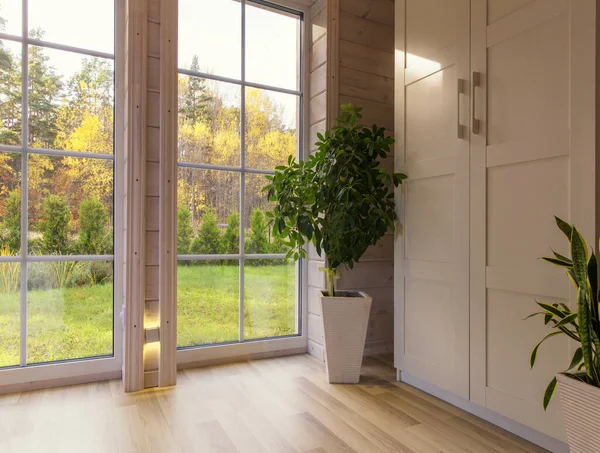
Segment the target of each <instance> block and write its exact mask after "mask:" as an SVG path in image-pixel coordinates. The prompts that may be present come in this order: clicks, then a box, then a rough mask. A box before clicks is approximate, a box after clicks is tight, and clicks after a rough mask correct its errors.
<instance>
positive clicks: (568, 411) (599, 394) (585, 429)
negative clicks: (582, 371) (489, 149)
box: [558, 374, 600, 453]
mask: <svg viewBox="0 0 600 453" xmlns="http://www.w3.org/2000/svg"><path fill="white" fill-rule="evenodd" d="M558 389H559V392H560V402H561V406H562V411H563V416H564V419H565V426H566V428H567V440H568V442H569V449H570V451H571V453H598V452H600V388H598V387H594V386H592V385H589V384H586V383H584V382H581V381H578V380H577V379H573V378H570V377H568V376H565V375H563V374H559V375H558Z"/></svg>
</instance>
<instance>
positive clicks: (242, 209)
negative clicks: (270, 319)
mask: <svg viewBox="0 0 600 453" xmlns="http://www.w3.org/2000/svg"><path fill="white" fill-rule="evenodd" d="M240 6H241V8H242V23H241V27H242V34H241V46H242V52H241V65H242V68H241V76H242V86H241V91H240V100H241V112H240V114H241V118H240V167H241V168H242V171H241V172H240V288H239V293H240V307H239V308H240V313H239V331H240V332H239V341H240V342H242V341H244V296H245V295H244V277H245V275H244V265H245V260H244V252H245V247H244V246H245V243H246V225H245V223H244V212H245V207H246V206H245V204H246V202H245V193H246V153H245V148H246V85H245V84H246V0H241V3H240Z"/></svg>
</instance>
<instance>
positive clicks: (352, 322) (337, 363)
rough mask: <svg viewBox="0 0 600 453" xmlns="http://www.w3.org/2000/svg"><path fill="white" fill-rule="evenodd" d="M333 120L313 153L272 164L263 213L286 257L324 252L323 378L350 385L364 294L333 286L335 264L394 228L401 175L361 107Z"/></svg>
mask: <svg viewBox="0 0 600 453" xmlns="http://www.w3.org/2000/svg"><path fill="white" fill-rule="evenodd" d="M341 109H342V113H341V115H340V117H339V118H337V120H336V122H337V124H336V125H335V126H333V127H332V128H331V130H328V131H326V132H325V134H318V138H319V142H317V143H316V145H317V148H318V150H317V152H316V153H315V154H312V155H311V156H310V158H309V159H308V160H305V161H300V162H296V161H295V160H294V159H293V158H292V157H291V156H290V157H289V159H288V164H287V165H284V166H279V167H276V169H275V174H274V175H272V176H267V178H268V179H269V184H268V185H267V186H266V187H265V190H266V191H268V198H269V200H271V201H273V202H275V207H274V210H273V212H269V213H267V217H268V218H269V221H270V223H271V224H272V226H273V233H274V235H275V236H279V237H281V238H284V240H285V244H286V246H288V247H289V252H288V253H287V256H288V257H293V258H294V259H295V260H298V259H299V258H306V256H307V251H306V247H305V246H306V245H307V244H309V243H312V244H313V245H314V247H315V249H316V253H317V254H318V255H319V256H322V255H323V254H324V255H325V263H326V266H325V268H324V269H322V270H323V271H324V272H325V275H326V281H327V290H326V291H323V292H322V297H321V303H322V308H323V327H324V334H325V356H326V357H325V358H326V363H327V373H328V377H329V382H331V383H357V382H358V380H359V378H360V367H361V364H362V356H363V352H364V344H365V336H366V331H367V325H368V321H369V311H370V307H371V298H370V297H369V296H368V295H367V294H365V293H364V292H357V291H338V290H336V288H335V281H336V280H337V278H338V277H339V271H340V269H341V268H342V267H345V268H347V269H352V267H353V266H354V264H355V263H356V262H357V261H358V260H359V259H360V257H361V256H362V255H363V254H364V253H365V251H366V250H367V248H368V247H369V246H371V245H374V244H376V243H377V241H378V240H379V239H380V238H381V237H382V236H383V235H384V234H385V233H386V231H388V230H393V229H394V220H395V218H396V213H395V210H394V193H393V191H392V190H391V188H392V186H396V187H397V186H398V184H400V183H401V182H402V180H403V179H405V178H406V175H403V174H401V173H395V174H390V173H388V172H386V171H385V170H384V169H382V168H380V159H385V158H386V157H388V155H389V154H390V153H391V146H392V144H393V143H394V139H393V138H391V137H386V136H385V130H384V128H380V127H377V126H376V125H373V127H372V128H366V127H362V126H360V125H359V120H360V118H361V108H360V107H358V106H354V105H351V104H349V105H342V107H341Z"/></svg>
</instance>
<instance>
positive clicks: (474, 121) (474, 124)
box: [471, 71, 481, 135]
mask: <svg viewBox="0 0 600 453" xmlns="http://www.w3.org/2000/svg"><path fill="white" fill-rule="evenodd" d="M480 78H481V74H480V73H479V72H477V71H473V77H472V83H473V92H472V93H471V102H472V104H471V121H472V125H471V128H472V130H473V134H475V135H477V134H479V129H480V127H479V126H480V122H479V120H478V119H477V116H476V115H475V105H476V102H475V93H476V92H477V90H476V88H478V87H479V86H480V84H481V80H480Z"/></svg>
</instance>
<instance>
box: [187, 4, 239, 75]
mask: <svg viewBox="0 0 600 453" xmlns="http://www.w3.org/2000/svg"><path fill="white" fill-rule="evenodd" d="M241 21H242V10H241V2H239V1H236V0H179V40H178V42H179V67H180V68H182V69H191V70H193V71H200V72H204V73H208V74H216V75H220V76H224V77H230V78H233V79H240V77H241V67H242V56H241V46H242V38H241V36H242V26H241V23H242V22H241Z"/></svg>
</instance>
